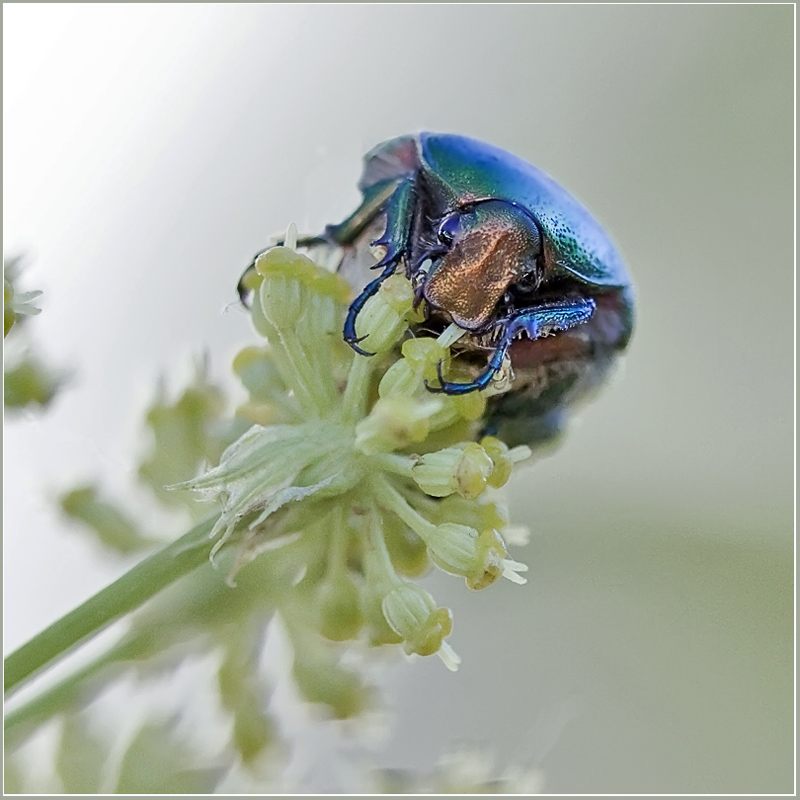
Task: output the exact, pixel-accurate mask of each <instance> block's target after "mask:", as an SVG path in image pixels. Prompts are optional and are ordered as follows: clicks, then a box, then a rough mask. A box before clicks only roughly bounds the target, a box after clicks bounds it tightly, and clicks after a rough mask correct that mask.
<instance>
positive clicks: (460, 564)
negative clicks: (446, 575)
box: [428, 522, 507, 590]
mask: <svg viewBox="0 0 800 800" xmlns="http://www.w3.org/2000/svg"><path fill="white" fill-rule="evenodd" d="M428 549H429V550H430V553H431V558H432V559H433V561H434V563H435V564H436V565H437V566H438V567H440V568H441V569H443V570H444V571H445V572H450V573H451V574H454V575H462V576H463V577H464V578H465V580H466V582H467V586H469V588H470V589H475V590H477V589H485V588H486V587H487V586H490V585H491V584H493V583H494V582H495V581H496V580H497V579H498V578H500V577H502V576H503V575H504V573H505V572H506V558H505V557H506V555H507V553H506V548H505V544H504V543H503V540H502V538H501V537H500V534H499V533H497V531H495V530H485V531H484V532H483V533H481V534H478V532H477V531H476V530H475V529H474V528H469V527H467V526H466V525H459V524H458V523H454V522H445V523H443V524H442V525H437V526H436V528H435V529H434V532H433V533H432V534H431V535H430V537H429V539H428Z"/></svg>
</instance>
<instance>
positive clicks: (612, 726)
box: [3, 4, 794, 793]
mask: <svg viewBox="0 0 800 800" xmlns="http://www.w3.org/2000/svg"><path fill="white" fill-rule="evenodd" d="M793 17H794V8H793V6H791V5H771V6H769V5H765V6H758V5H705V6H688V5H683V6H649V5H634V6H624V5H621V6H607V5H605V6H586V5H581V6H556V5H552V6H539V5H526V6H469V5H463V6H453V5H438V6H424V5H412V6H358V5H355V6H353V5H348V6H335V5H334V6H319V5H317V6H303V5H297V6H295V5H291V6H290V5H263V6H259V5H255V6H222V5H186V6H179V5H150V6H147V5H144V6H131V5H97V6H75V5H72V6H71V5H65V6H53V5H30V6H29V5H21V4H11V5H5V6H4V9H3V21H4V111H5V125H4V128H5V130H4V133H5V146H4V170H5V177H4V200H5V204H4V205H5V212H4V252H5V253H6V254H13V253H19V252H24V253H25V254H26V255H27V264H28V265H27V268H26V270H25V272H24V274H23V278H22V280H21V281H20V283H21V285H22V288H23V289H30V288H38V289H43V290H44V292H45V294H44V297H43V298H42V301H41V305H42V307H43V309H44V311H43V313H42V314H41V316H39V317H38V318H36V320H35V321H34V322H33V324H32V325H31V331H32V333H33V336H34V338H35V340H36V341H37V345H38V347H39V348H40V350H41V352H42V354H43V356H45V357H46V359H47V361H48V362H50V363H51V364H53V365H56V366H57V367H59V368H63V369H67V370H70V371H71V372H72V377H71V379H70V381H69V383H68V385H67V386H66V387H65V388H64V390H63V391H62V393H61V394H60V395H59V396H58V397H57V398H56V400H55V402H54V404H53V406H52V408H51V409H50V410H49V411H48V412H47V413H46V414H39V413H33V412H29V413H25V414H23V415H21V416H20V415H15V416H14V418H13V419H12V418H11V417H10V416H9V415H6V425H5V445H4V456H5V475H4V522H5V526H4V527H5V549H4V556H5V558H4V565H5V569H4V578H5V615H4V619H5V635H4V647H5V650H6V652H8V651H10V650H12V649H14V648H15V647H17V646H18V645H19V644H21V643H22V642H23V641H25V640H26V639H27V638H29V637H30V636H31V635H32V634H34V633H35V632H36V631H38V630H39V629H40V628H42V627H43V626H44V625H46V624H48V623H49V622H51V621H52V620H54V619H56V618H57V617H58V616H60V615H61V614H62V613H64V612H65V611H66V610H68V609H69V608H71V607H72V606H74V605H75V604H77V603H79V602H80V601H82V600H83V599H85V598H86V597H88V596H89V595H91V594H92V593H94V592H95V591H97V590H98V589H99V588H101V587H102V586H103V585H105V583H107V582H108V581H109V580H110V579H112V578H113V577H115V576H116V575H117V574H119V573H120V572H121V571H123V569H124V566H123V565H121V564H120V563H119V562H111V561H107V560H105V559H104V558H103V557H102V556H101V554H100V553H99V552H98V551H96V550H94V549H92V548H91V547H90V546H89V545H88V544H87V542H85V541H84V540H83V539H81V538H80V537H79V536H77V535H76V534H75V532H74V530H72V529H70V528H68V527H67V526H65V525H64V524H63V523H62V522H61V521H60V520H59V518H58V515H57V513H56V511H55V508H54V502H53V499H54V497H55V495H56V494H57V492H59V491H61V490H63V489H64V488H67V487H68V486H69V485H70V484H71V483H72V482H74V481H76V480H79V479H83V478H91V479H102V480H103V482H104V485H106V486H109V487H111V488H112V489H114V490H119V491H120V492H122V491H124V487H126V486H127V485H128V482H129V481H130V479H131V471H132V463H133V459H134V458H135V457H136V455H137V454H139V453H140V452H141V445H142V443H141V427H140V415H141V412H142V409H143V408H144V404H145V403H146V402H147V401H149V400H151V399H152V397H153V395H154V392H155V385H156V381H157V379H158V377H159V376H166V384H167V386H169V387H173V388H178V387H180V386H181V385H182V384H183V382H184V381H185V380H186V378H187V377H188V376H189V374H190V372H191V369H190V367H191V359H192V358H193V357H196V356H197V355H198V354H199V353H201V352H203V351H207V352H208V353H209V355H210V361H211V364H212V374H213V375H214V376H215V378H217V379H219V380H220V381H223V382H227V383H232V380H231V378H230V376H229V363H230V358H231V356H232V355H233V354H234V353H235V352H236V350H237V349H238V348H239V347H241V346H242V345H243V344H246V343H249V342H250V341H252V340H253V336H252V334H251V332H250V329H249V324H248V321H247V317H246V315H245V314H243V313H241V311H240V310H239V309H237V308H236V307H234V306H232V304H233V303H234V301H235V299H236V297H235V291H234V288H235V285H236V281H237V279H238V277H239V275H240V272H241V270H242V268H243V267H244V265H245V264H246V263H247V262H248V261H249V259H250V257H251V256H252V254H253V253H254V252H255V251H257V250H258V249H260V248H261V247H262V246H264V245H265V244H267V243H268V241H269V237H270V236H272V235H273V234H275V233H279V232H280V231H282V230H283V229H284V228H285V226H286V225H287V223H288V222H290V221H294V222H296V223H297V224H298V226H299V227H300V229H301V230H306V231H309V232H317V231H319V230H321V228H322V227H323V226H324V225H325V224H326V223H328V222H336V221H339V220H340V219H342V218H343V217H344V216H345V215H347V214H348V213H349V212H350V211H351V210H352V209H353V208H354V207H355V205H356V203H357V201H358V192H357V190H356V181H357V179H358V176H359V173H360V167H361V163H360V159H361V156H362V155H363V153H364V152H366V150H367V149H369V148H371V147H372V146H374V145H375V144H377V143H378V142H380V141H383V140H385V139H387V138H391V137H393V136H396V135H399V134H403V133H408V132H414V131H418V130H433V131H441V132H454V133H462V134H466V135H470V136H474V137H476V138H479V139H484V140H486V141H489V142H491V143H493V144H495V145H498V146H500V147H503V148H506V149H508V150H510V151H512V152H514V153H516V154H518V155H520V156H522V157H524V158H526V159H527V160H529V161H531V162H533V163H535V164H536V165H538V166H539V167H541V168H542V169H544V170H545V171H546V172H548V173H550V174H551V175H552V176H554V177H555V178H556V179H557V180H558V181H559V182H561V183H562V184H563V185H564V186H565V187H566V188H568V189H569V190H570V191H571V192H572V193H573V194H575V195H576V196H577V197H578V198H580V199H581V200H582V201H583V202H584V203H585V204H586V205H587V206H588V207H589V208H590V209H591V210H592V211H593V213H594V214H595V215H596V216H597V217H598V218H599V219H600V220H601V221H602V222H603V223H604V224H605V225H606V226H607V228H608V230H609V231H610V233H611V234H612V236H613V238H614V239H615V241H616V242H617V243H618V245H619V247H620V249H621V251H622V253H623V254H624V256H625V258H626V260H627V262H628V264H629V266H630V271H631V274H632V276H633V279H634V283H635V287H636V292H637V296H638V321H637V327H636V331H635V335H634V339H633V343H632V346H631V348H630V352H629V355H628V356H627V358H626V359H625V364H624V368H623V369H622V370H620V371H619V372H618V374H617V375H616V376H615V379H614V380H613V381H612V383H611V385H610V386H609V387H607V388H606V390H605V391H604V392H603V393H602V394H601V395H600V396H599V398H598V399H597V400H596V401H595V402H594V403H593V405H591V406H590V407H588V408H586V409H585V410H583V411H582V412H581V413H580V414H579V416H578V418H577V419H576V420H575V422H574V424H573V425H572V428H571V430H570V433H569V435H568V437H567V439H566V441H565V443H564V445H563V446H562V447H561V449H560V450H559V451H558V452H557V453H556V454H555V455H553V456H551V457H549V458H547V459H543V460H541V461H539V462H538V463H536V464H535V465H533V466H531V467H529V468H527V469H526V470H525V471H523V472H522V473H521V474H519V475H518V476H517V478H516V479H515V482H514V484H513V485H512V486H510V491H509V500H510V507H511V511H512V516H513V518H514V519H515V520H516V521H519V522H522V523H525V524H527V525H528V526H529V527H530V528H531V531H532V538H531V543H530V545H528V546H527V547H526V548H524V549H519V550H517V551H516V552H515V553H514V554H513V555H514V556H515V557H516V558H518V559H519V560H522V561H525V562H527V563H528V564H529V565H530V573H529V583H528V585H527V586H525V587H517V586H513V585H511V584H506V585H502V586H500V585H498V586H495V587H493V588H492V589H491V590H489V591H487V592H485V593H481V594H470V593H469V592H468V591H467V590H466V588H465V587H464V586H463V583H462V582H460V581H458V580H456V579H452V578H447V576H438V575H437V576H432V578H431V579H430V581H429V588H431V591H433V593H434V595H435V596H436V598H437V600H438V601H439V602H440V603H442V604H445V605H450V606H452V608H453V609H454V612H455V628H454V633H453V636H452V637H451V639H450V641H451V642H452V644H453V646H454V647H455V649H456V650H457V651H458V653H459V654H460V655H461V657H462V659H463V663H462V666H461V668H460V670H459V672H458V673H457V674H455V675H452V674H450V673H448V672H447V671H446V670H444V669H443V668H442V665H441V664H440V663H439V662H438V660H436V659H433V660H421V661H416V662H415V663H413V664H403V663H401V664H399V665H397V666H396V667H393V668H392V669H390V670H389V671H388V672H386V673H385V675H384V678H383V680H384V682H385V687H386V692H385V695H384V700H385V706H386V708H387V709H389V711H391V712H392V715H393V716H392V718H391V723H390V726H389V733H388V738H386V739H384V740H382V741H381V743H380V744H379V745H377V744H376V745H375V746H374V748H373V750H374V754H373V756H372V758H373V759H374V761H375V763H377V764H378V765H380V766H384V767H391V768H401V769H413V770H427V769H429V768H430V767H431V766H432V765H433V764H434V763H435V762H436V760H437V759H438V757H439V755H440V754H441V751H442V749H443V748H447V747H451V746H455V745H457V743H459V742H462V743H466V744H469V745H477V746H480V747H482V748H483V749H484V751H485V752H487V753H492V754H494V756H495V759H496V763H497V764H498V765H499V766H500V767H502V766H503V765H504V764H507V763H509V762H510V761H516V762H518V763H519V762H521V763H525V764H528V765H531V766H536V767H540V768H541V770H542V775H543V778H544V786H545V790H546V791H547V792H548V793H569V792H573V793H581V792H584V793H585V792H589V793H602V792H608V793H623V792H632V793H639V792H646V793H679V792H687V793H701V792H724V793H737V792H738V793H771V792H792V791H793V788H792V787H793V775H794V768H793V759H794V747H793V731H794V717H793V714H794V711H793V708H794V703H793V653H794V644H793V635H794V634H793V631H794V626H793V613H794V612H793V591H794V590H793V482H792V475H793V463H794V462H793V444H792V442H793V386H794V384H793V341H794V338H793V330H794V328H793V300H792V297H793V286H794V262H793V223H794V216H793V153H794V150H793V79H794V78H793V76H794V71H793V30H794V20H793ZM434 662H435V663H434ZM343 735H344V734H343V733H342V730H341V729H340V728H331V729H330V732H329V733H327V734H326V733H320V732H319V731H317V732H316V733H315V734H314V736H316V737H318V738H317V739H315V740H314V741H315V747H316V748H317V749H316V754H317V755H316V758H317V759H318V760H319V763H318V764H317V765H316V766H315V769H314V770H312V772H314V774H316V775H317V776H323V775H325V774H326V768H327V767H328V766H329V765H326V764H325V763H324V760H325V758H326V757H327V754H329V753H333V752H335V750H336V748H337V747H338V746H339V745H340V738H341V737H342V736H343ZM325 736H327V737H328V744H327V745H326V746H322V745H320V744H319V737H322V738H323V739H324V738H325ZM319 780H320V781H321V782H322V783H321V784H320V785H316V786H314V785H309V790H311V791H316V790H324V789H325V783H324V780H323V778H322V777H319Z"/></svg>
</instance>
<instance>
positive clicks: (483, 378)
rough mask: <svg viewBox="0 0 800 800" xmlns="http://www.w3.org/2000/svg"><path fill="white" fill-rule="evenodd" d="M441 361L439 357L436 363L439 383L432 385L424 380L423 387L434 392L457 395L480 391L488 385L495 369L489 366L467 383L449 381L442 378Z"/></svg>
mask: <svg viewBox="0 0 800 800" xmlns="http://www.w3.org/2000/svg"><path fill="white" fill-rule="evenodd" d="M442 363H443V362H442V360H441V359H440V360H439V361H438V362H437V364H436V375H437V376H438V378H439V385H438V386H434V385H433V384H431V383H428V381H425V388H426V389H427V390H428V391H429V392H433V393H434V394H449V395H459V394H469V393H470V392H476V391H480V390H481V389H485V388H486V387H487V386H488V385H489V382H490V381H491V380H492V377H493V376H494V374H495V372H496V371H497V370H495V369H493V368H492V367H489V368H487V369H486V370H484V372H483V373H481V375H479V376H478V377H477V378H476V379H475V380H474V381H469V382H467V383H452V382H451V381H446V380H445V379H444V375H443V374H442Z"/></svg>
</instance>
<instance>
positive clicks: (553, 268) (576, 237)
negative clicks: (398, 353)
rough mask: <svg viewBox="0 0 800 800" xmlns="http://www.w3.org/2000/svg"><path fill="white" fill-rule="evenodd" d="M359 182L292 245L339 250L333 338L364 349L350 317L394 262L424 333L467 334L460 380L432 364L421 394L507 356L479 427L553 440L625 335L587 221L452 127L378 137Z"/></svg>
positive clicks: (559, 193) (604, 260) (512, 436)
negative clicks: (315, 231) (371, 257)
mask: <svg viewBox="0 0 800 800" xmlns="http://www.w3.org/2000/svg"><path fill="white" fill-rule="evenodd" d="M358 188H359V189H360V191H361V193H362V201H361V204H360V205H359V206H358V208H357V209H356V210H355V211H354V212H353V213H352V214H351V215H350V216H348V217H347V218H346V219H345V220H344V221H343V222H341V223H339V224H338V225H329V226H327V227H326V229H325V231H324V233H323V234H322V235H321V236H317V237H311V238H308V239H305V240H303V241H302V242H301V244H303V245H306V246H313V245H317V244H328V245H336V246H338V247H340V248H342V252H343V254H344V255H343V258H342V261H341V264H340V267H339V269H340V271H341V272H343V273H344V274H345V277H347V278H348V279H349V280H350V281H351V284H353V285H355V286H357V290H359V294H358V295H357V297H356V298H355V300H354V301H353V303H352V304H351V305H350V307H349V310H348V313H347V317H346V320H345V324H344V330H343V336H344V339H345V341H346V342H347V343H348V344H349V345H350V346H351V347H352V348H353V349H354V350H355V351H356V352H358V353H361V354H362V355H365V356H366V355H370V353H369V351H368V350H366V349H364V348H365V347H368V344H369V342H368V341H366V342H365V341H364V339H363V337H359V336H358V333H357V320H358V315H359V313H360V311H361V309H362V308H363V307H364V305H365V303H366V302H367V300H368V299H369V298H370V297H372V296H373V295H374V294H376V292H377V291H378V289H379V288H380V285H381V284H382V283H383V281H385V280H386V279H387V278H388V277H389V276H390V275H392V274H393V273H394V272H395V271H396V270H398V269H403V270H404V271H405V274H406V276H407V277H408V278H409V280H410V281H411V282H412V285H413V286H414V289H415V294H416V298H417V302H418V303H423V302H424V304H425V308H426V323H425V326H426V328H427V329H429V330H430V329H431V328H433V329H434V330H435V329H436V327H435V326H437V325H438V326H440V327H441V329H443V328H444V326H445V325H446V324H449V323H450V322H453V323H455V324H456V325H457V326H458V327H460V328H462V329H463V330H464V331H465V332H466V334H465V335H464V336H463V337H462V339H461V340H460V341H459V342H458V345H457V346H458V348H459V352H460V354H461V355H462V356H463V358H462V361H464V362H465V363H466V364H468V365H469V367H470V371H471V372H470V374H471V375H472V379H471V380H468V381H466V382H451V381H448V380H445V378H444V376H443V375H442V372H441V365H440V369H439V382H438V384H436V385H429V386H428V388H429V389H430V390H431V391H434V392H444V393H446V394H451V395H456V394H464V393H467V392H473V391H476V390H480V389H484V388H486V387H487V386H489V385H490V383H491V382H492V379H493V378H494V377H495V376H497V375H498V373H500V372H501V371H502V372H506V371H507V370H504V364H507V363H508V361H510V365H511V370H512V371H513V382H512V385H511V390H510V391H508V392H506V393H504V394H497V395H495V396H493V397H490V398H489V402H488V407H487V417H486V420H485V428H484V431H485V432H486V433H496V434H498V435H500V436H501V437H502V438H503V439H505V441H506V442H507V443H509V444H515V443H522V442H524V443H527V444H531V445H538V444H542V443H545V442H547V441H549V440H551V439H553V438H555V437H556V436H557V435H558V434H559V433H560V432H561V429H562V427H563V424H564V419H565V412H566V410H567V408H568V407H569V406H571V405H572V404H573V403H575V402H576V401H577V400H579V399H581V398H583V397H585V396H586V395H588V394H589V393H590V391H591V390H592V389H594V388H595V387H596V386H598V385H599V384H600V383H601V382H602V381H603V379H604V378H605V376H606V374H607V373H608V372H609V370H610V368H611V366H612V364H613V362H614V361H615V359H616V357H617V356H618V355H619V354H620V353H621V352H622V351H623V350H624V349H625V347H626V346H627V344H628V342H629V340H630V337H631V333H632V330H633V307H634V304H633V293H632V288H631V283H630V280H629V278H628V275H627V272H626V270H625V266H624V264H623V261H622V259H621V257H620V255H619V253H618V251H617V249H616V248H615V246H614V244H613V243H612V242H611V240H610V239H609V237H608V235H607V234H606V233H605V231H604V230H603V229H602V227H601V226H600V225H599V223H598V222H597V221H596V220H595V219H594V218H593V217H592V216H591V215H590V213H589V212H588V211H587V210H586V209H585V208H584V207H583V206H582V205H581V204H580V203H579V202H578V201H577V200H575V198H573V197H572V196H571V195H570V194H569V193H568V192H566V191H565V190H564V189H563V188H562V187H561V186H559V185H558V184H557V183H556V182H555V181H554V180H552V179H551V178H550V177H549V176H547V175H546V174H545V173H544V172H542V171H541V170H539V169H537V168H536V167H534V166H532V165H531V164H529V163H527V162H525V161H524V160H522V159H520V158H518V157H517V156H514V155H512V154H511V153H508V152H506V151H504V150H501V149H499V148H497V147H494V146H492V145H490V144H486V143H484V142H480V141H477V140H475V139H471V138H468V137H465V136H458V135H452V134H437V133H419V134H412V135H406V136H399V137H397V138H394V139H390V140H389V141H386V142H384V143H382V144H379V145H378V146H377V147H375V148H374V149H373V150H371V151H370V152H369V153H367V155H366V156H365V157H364V168H363V173H362V176H361V180H360V181H359V184H358ZM368 245H372V246H380V247H382V248H383V254H382V257H381V258H380V259H379V260H378V262H377V263H375V264H372V265H371V267H370V268H371V269H375V270H380V273H379V274H378V276H377V277H374V278H372V279H371V280H365V279H364V277H363V275H362V276H356V277H354V274H355V273H356V272H357V271H358V269H362V271H363V262H364V257H363V253H364V248H365V246H368ZM357 254H360V255H357ZM254 262H255V260H254ZM254 262H253V263H254ZM359 264H361V265H362V266H361V267H359V266H358V265H359ZM251 267H252V265H251ZM245 274H247V273H245ZM243 280H244V277H243ZM243 286H244V284H243V283H242V282H240V287H239V288H240V294H241V295H242V296H244V291H245V290H244V289H243ZM362 343H363V347H362ZM481 353H484V354H486V353H488V359H486V356H485V355H484V362H483V364H481V362H480V354H481Z"/></svg>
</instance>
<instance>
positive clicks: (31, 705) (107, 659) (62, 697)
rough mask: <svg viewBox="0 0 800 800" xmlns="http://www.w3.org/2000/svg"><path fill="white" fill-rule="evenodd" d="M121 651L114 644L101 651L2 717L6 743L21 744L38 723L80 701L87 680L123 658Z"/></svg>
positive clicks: (108, 676) (95, 676)
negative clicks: (113, 646)
mask: <svg viewBox="0 0 800 800" xmlns="http://www.w3.org/2000/svg"><path fill="white" fill-rule="evenodd" d="M122 655H123V653H122V652H121V651H118V650H117V648H113V649H111V650H110V651H108V652H106V653H103V654H102V655H101V656H98V657H97V658H95V659H94V660H93V661H90V662H89V663H88V664H86V665H85V666H83V667H81V668H80V669H79V670H77V671H76V672H73V673H72V674H71V675H68V676H67V677H65V678H63V679H62V680H60V681H59V682H58V683H56V684H55V685H54V686H51V687H50V688H49V689H47V690H45V691H44V692H42V693H41V694H39V695H37V696H36V697H34V698H33V699H31V700H29V701H27V702H26V703H23V704H22V705H21V706H19V707H18V708H16V709H14V710H13V711H11V712H9V713H8V714H6V716H5V719H4V720H3V729H4V735H5V742H6V746H7V747H8V746H11V747H16V746H18V745H20V744H22V742H23V741H25V739H26V738H27V737H28V736H30V734H32V733H34V732H35V731H36V730H37V728H38V727H39V726H40V725H42V724H43V723H45V722H47V721H48V720H49V719H52V717H54V716H55V715H56V714H60V713H62V712H64V711H66V710H68V709H69V708H72V707H73V706H74V705H75V704H76V703H79V702H81V698H82V697H83V696H84V695H85V694H86V692H87V691H88V690H89V688H90V687H87V684H86V682H87V681H89V680H90V679H92V678H95V679H96V678H98V677H99V676H100V674H101V673H102V672H104V671H105V669H106V667H109V666H110V665H112V664H114V663H115V662H118V661H120V660H122V658H121V656H122ZM105 677H106V679H108V678H110V677H111V675H109V674H108V673H106V676H105Z"/></svg>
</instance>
